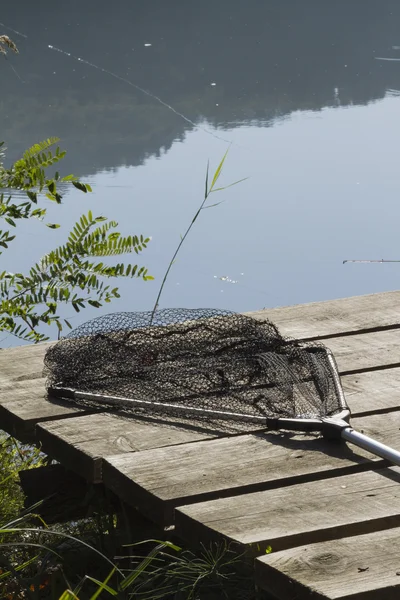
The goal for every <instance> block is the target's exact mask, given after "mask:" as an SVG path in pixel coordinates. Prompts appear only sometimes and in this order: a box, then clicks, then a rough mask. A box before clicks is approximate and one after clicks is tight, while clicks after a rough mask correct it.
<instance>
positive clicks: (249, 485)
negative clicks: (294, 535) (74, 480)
mask: <svg viewBox="0 0 400 600" xmlns="http://www.w3.org/2000/svg"><path fill="white" fill-rule="evenodd" d="M353 425H354V426H355V427H356V428H357V429H359V430H361V431H363V432H364V433H366V434H367V435H371V437H375V438H376V439H378V440H379V441H381V442H383V443H387V444H391V445H393V446H394V447H397V448H398V449H400V431H399V427H400V412H395V413H388V414H384V415H373V416H367V417H361V418H359V419H354V420H353ZM370 459H372V460H373V461H374V462H375V463H379V464H382V461H380V459H377V458H376V457H372V456H371V455H369V454H368V453H366V452H364V451H362V450H360V449H358V448H356V447H355V446H352V447H350V446H347V445H346V444H345V443H344V442H328V441H325V440H323V439H320V438H315V437H314V438H311V437H310V436H301V435H300V436H299V435H298V436H291V435H285V434H280V433H265V434H252V435H242V436H237V437H230V438H222V439H216V440H209V441H201V442H196V443H194V444H181V445H179V446H174V447H166V448H159V449H155V450H148V451H144V452H140V453H138V454H136V455H135V456H132V455H126V454H121V455H117V456H113V457H108V458H107V459H106V460H105V461H104V465H103V481H104V484H105V485H106V486H107V487H109V488H110V489H112V490H113V491H114V492H115V493H116V494H117V495H118V496H120V497H121V498H123V499H124V500H125V501H126V502H127V503H130V502H131V503H134V504H135V506H138V507H139V506H140V510H143V511H144V512H145V514H146V515H147V516H149V518H152V519H154V520H156V522H160V521H162V522H163V521H165V522H171V521H172V514H173V508H174V507H176V506H179V505H184V504H193V503H195V502H201V501H206V500H211V499H214V498H219V497H226V496H234V495H239V494H243V493H250V492H255V491H260V490H263V489H270V488H277V487H283V486H287V485H291V484H293V483H299V482H302V481H306V480H313V479H322V478H327V477H333V476H338V475H342V474H346V473H349V472H352V471H360V470H363V469H365V468H368V465H369V464H370V462H369V461H370Z"/></svg>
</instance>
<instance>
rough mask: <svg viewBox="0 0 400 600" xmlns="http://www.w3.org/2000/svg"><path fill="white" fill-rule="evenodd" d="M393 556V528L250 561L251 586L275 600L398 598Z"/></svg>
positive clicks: (396, 533)
mask: <svg viewBox="0 0 400 600" xmlns="http://www.w3.org/2000/svg"><path fill="white" fill-rule="evenodd" d="M360 510H362V507H360ZM399 556H400V528H399V527H396V528H394V529H389V530H385V531H377V532H375V533H369V534H365V535H359V536H356V537H347V538H343V539H340V540H335V541H329V542H321V543H317V544H312V545H310V546H300V547H297V548H292V549H290V550H284V551H283V552H277V553H274V552H272V553H271V554H269V555H267V556H263V557H262V558H258V559H257V560H256V561H255V577H256V584H257V585H258V586H259V587H260V588H261V589H263V590H265V591H267V592H269V593H270V594H273V595H274V596H276V597H277V598H279V599H280V600H293V599H294V598H295V599H296V600H398V598H399V597H400V567H399Z"/></svg>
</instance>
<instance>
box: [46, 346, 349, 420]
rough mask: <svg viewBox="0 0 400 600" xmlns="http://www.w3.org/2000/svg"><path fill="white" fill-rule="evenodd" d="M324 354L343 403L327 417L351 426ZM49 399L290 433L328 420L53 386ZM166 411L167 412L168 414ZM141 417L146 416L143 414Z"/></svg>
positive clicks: (338, 383) (330, 356)
mask: <svg viewBox="0 0 400 600" xmlns="http://www.w3.org/2000/svg"><path fill="white" fill-rule="evenodd" d="M320 350H323V351H324V352H325V353H326V355H327V358H328V362H329V364H330V368H331V372H332V376H333V381H334V385H335V390H336V393H337V396H338V398H339V401H340V411H339V412H337V413H335V414H334V415H333V416H330V417H328V418H329V420H330V421H337V422H338V423H340V422H342V423H343V422H346V423H348V422H349V420H350V416H351V413H350V409H349V407H348V405H347V402H346V399H345V396H344V392H343V388H342V385H341V381H340V376H339V373H338V369H337V365H336V361H335V359H334V356H333V353H332V351H331V350H329V348H320ZM47 391H48V395H49V396H53V397H57V398H64V399H72V400H76V401H79V400H88V401H93V402H96V403H97V404H98V405H99V407H100V406H101V403H102V402H103V403H106V404H109V405H116V406H122V407H123V406H125V407H130V408H132V406H137V407H142V408H152V407H153V408H155V409H156V411H157V409H161V411H164V412H167V411H168V409H169V410H170V411H171V414H175V415H176V413H179V412H182V413H186V414H193V415H196V416H204V417H208V418H213V419H223V420H230V421H244V422H246V423H254V424H259V425H260V426H261V427H262V426H264V427H266V428H268V429H276V430H277V429H287V430H291V431H321V430H322V429H323V427H324V421H325V418H326V417H320V418H311V417H310V418H308V417H300V418H286V417H267V416H265V417H264V416H261V415H260V416H258V415H249V414H243V413H234V412H229V411H218V410H210V409H204V408H196V407H188V406H182V405H177V404H171V403H167V402H157V401H154V402H152V401H151V400H137V399H133V398H132V399H129V398H124V397H122V396H108V395H104V394H94V393H90V392H79V391H78V390H75V389H73V388H64V387H58V386H51V387H49V388H48V390H47ZM165 409H167V411H166V410H165ZM140 416H143V415H142V414H141V415H140Z"/></svg>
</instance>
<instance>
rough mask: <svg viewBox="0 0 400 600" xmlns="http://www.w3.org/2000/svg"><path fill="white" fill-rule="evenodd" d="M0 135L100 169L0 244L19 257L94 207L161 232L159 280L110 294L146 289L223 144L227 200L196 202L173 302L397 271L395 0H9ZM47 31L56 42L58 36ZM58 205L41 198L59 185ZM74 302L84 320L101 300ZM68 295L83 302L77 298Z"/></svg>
mask: <svg viewBox="0 0 400 600" xmlns="http://www.w3.org/2000/svg"><path fill="white" fill-rule="evenodd" d="M0 20H1V25H0V33H6V34H8V35H9V36H10V37H12V38H13V39H14V41H15V42H16V43H17V44H18V46H19V50H20V54H19V55H18V56H14V55H13V56H11V55H9V57H8V61H5V60H1V61H0V77H1V90H2V91H1V95H0V132H1V133H0V139H4V140H5V141H6V143H7V146H8V157H9V159H12V160H14V159H16V158H18V156H19V154H20V153H21V152H22V151H23V150H24V149H25V148H27V147H28V146H30V145H31V144H33V143H35V142H36V141H39V140H41V139H44V138H46V137H48V136H53V135H54V136H59V137H60V138H61V146H62V147H63V148H64V149H66V150H67V151H68V155H67V157H66V159H65V161H64V162H63V164H62V168H60V170H62V171H63V173H64V174H66V173H70V172H72V173H74V174H75V175H77V176H79V177H80V178H81V179H82V181H86V182H89V183H90V184H91V185H92V187H93V190H94V191H93V194H91V195H89V196H84V195H83V194H81V193H79V192H77V191H75V190H73V191H71V192H69V193H68V194H67V195H66V196H65V202H64V205H63V206H62V207H53V206H49V210H50V217H49V218H50V220H57V221H59V222H61V223H62V225H63V227H62V228H61V229H59V230H57V231H50V230H48V229H47V228H45V227H43V225H41V224H39V223H36V224H34V223H30V224H27V225H24V226H23V232H24V235H23V237H21V238H20V239H19V241H17V242H16V244H15V246H13V247H12V249H10V251H9V252H8V254H4V255H3V257H2V261H3V266H2V268H7V269H9V270H12V271H16V270H17V269H22V268H27V267H28V266H29V264H30V262H31V261H32V260H36V259H37V258H39V257H40V255H41V254H43V253H44V252H46V251H47V250H49V249H51V248H52V247H53V246H55V245H57V244H58V243H60V242H61V241H63V240H64V239H65V237H66V234H67V231H68V227H69V226H70V225H72V223H73V222H74V220H75V219H76V218H78V217H79V215H80V214H81V213H82V212H87V211H88V210H89V209H92V210H93V212H94V213H96V214H105V215H107V216H109V217H111V218H113V219H116V220H118V221H119V224H120V230H121V231H122V232H123V233H126V234H128V233H137V234H140V233H143V234H145V235H149V236H151V237H152V242H151V244H150V245H149V247H148V249H147V250H146V251H145V252H144V253H143V254H142V255H141V256H140V264H144V265H146V266H147V267H148V268H149V271H150V272H151V273H152V274H153V275H154V276H155V281H153V282H148V283H144V282H142V281H139V280H130V281H122V282H121V284H120V287H121V290H122V298H121V300H120V301H118V302H116V303H114V305H113V306H112V310H147V309H150V308H152V305H153V303H154V300H155V297H156V295H157V290H158V286H159V285H160V281H161V278H162V275H163V272H164V271H165V269H166V266H167V264H168V261H169V258H170V257H171V255H172V253H173V250H174V248H175V247H176V245H177V243H178V242H179V239H180V237H179V236H180V234H182V233H184V231H185V229H186V227H187V225H188V224H189V222H190V221H191V219H192V217H193V215H194V213H195V211H196V210H197V207H198V206H199V204H200V202H201V200H202V195H203V190H204V178H205V171H206V165H207V161H208V160H210V164H211V168H215V167H216V165H217V164H218V162H219V160H220V159H221V157H222V156H223V154H224V152H225V151H226V149H227V148H228V147H229V153H228V157H227V160H226V164H225V168H224V172H223V176H222V178H221V185H224V184H229V183H231V182H233V181H235V180H237V179H241V178H244V177H247V178H248V179H247V180H246V181H244V182H243V183H241V184H239V185H237V186H235V187H232V188H230V189H228V190H226V191H223V192H219V193H218V194H216V195H215V196H214V197H213V198H212V201H214V202H217V201H223V203H222V204H220V205H219V206H217V207H215V208H211V209H210V210H206V211H204V212H203V213H202V214H201V216H200V218H199V219H198V221H197V222H196V224H195V227H194V229H193V231H192V233H191V234H190V236H189V237H188V239H187V243H186V244H185V245H184V247H183V249H182V252H181V254H180V255H179V257H178V260H177V262H176V264H175V265H174V266H173V269H172V272H171V275H170V277H169V280H168V282H167V286H166V288H165V291H164V294H163V296H162V299H161V306H162V307H169V306H187V307H205V306H207V307H220V308H228V309H232V310H236V311H248V310H253V309H259V308H262V307H273V306H277V305H287V304H294V303H303V302H310V301H319V300H327V299H332V298H338V297H345V296H351V295H358V294H366V293H371V292H380V291H385V290H390V289H398V288H399V287H400V264H396V263H387V264H352V263H350V264H349V263H347V264H343V260H345V259H355V258H356V259H358V258H359V259H381V258H384V259H400V238H399V223H400V169H399V154H400V135H399V133H400V131H399V129H400V119H399V111H400V62H397V61H396V60H391V61H388V60H385V61H383V60H379V59H380V58H394V59H396V58H398V59H400V49H399V47H400V3H399V2H398V0H380V2H377V1H376V0H352V1H351V2H349V1H348V0H335V2H328V1H327V0H304V1H303V2H299V1H298V0H246V2H245V1H244V0H214V1H213V2H211V0H202V1H201V2H195V1H194V0H170V1H169V2H167V1H166V0H140V1H132V0H115V1H114V2H112V3H110V2H106V1H104V0H96V1H94V0H84V1H83V2H82V1H80V2H78V1H77V0H69V2H64V3H61V2H54V1H51V2H50V1H49V0H40V3H32V2H30V1H28V0H20V2H18V3H16V2H15V1H14V0H2V4H1V13H0ZM56 48H57V49H58V50H56ZM48 204H49V205H50V203H48ZM107 310H110V307H105V308H104V309H101V311H96V310H91V311H86V312H84V313H82V314H79V315H75V314H74V312H73V311H72V309H71V310H67V313H66V314H67V315H68V317H72V320H71V322H72V323H73V324H74V325H77V324H78V323H79V322H81V321H83V320H86V319H87V318H90V317H92V316H94V315H98V314H100V312H107ZM71 313H72V314H71Z"/></svg>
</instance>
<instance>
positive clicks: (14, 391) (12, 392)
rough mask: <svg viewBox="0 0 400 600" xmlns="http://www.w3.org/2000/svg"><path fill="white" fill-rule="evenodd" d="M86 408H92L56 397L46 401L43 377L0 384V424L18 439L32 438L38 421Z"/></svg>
mask: <svg viewBox="0 0 400 600" xmlns="http://www.w3.org/2000/svg"><path fill="white" fill-rule="evenodd" d="M0 354H1V353H0ZM88 412H93V411H92V410H90V411H88V410H86V409H83V408H79V407H76V406H73V405H72V404H68V403H65V402H62V401H58V400H57V401H51V402H50V401H49V400H48V398H47V392H46V388H45V379H43V378H40V379H29V380H19V381H14V382H9V383H7V384H2V385H1V387H0V427H1V429H2V430H3V431H6V432H7V433H9V434H10V435H13V436H14V437H16V438H17V439H19V440H21V441H22V442H34V441H35V435H34V428H35V425H36V423H38V422H39V421H49V420H52V419H60V418H71V417H75V416H77V415H83V414H87V413H88Z"/></svg>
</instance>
